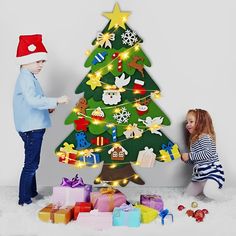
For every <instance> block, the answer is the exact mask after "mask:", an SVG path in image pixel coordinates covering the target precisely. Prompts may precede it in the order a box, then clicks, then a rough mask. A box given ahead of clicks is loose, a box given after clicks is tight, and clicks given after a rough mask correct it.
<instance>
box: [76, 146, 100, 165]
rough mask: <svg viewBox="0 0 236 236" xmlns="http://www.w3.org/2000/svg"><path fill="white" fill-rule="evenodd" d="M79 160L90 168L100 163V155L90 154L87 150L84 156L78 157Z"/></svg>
mask: <svg viewBox="0 0 236 236" xmlns="http://www.w3.org/2000/svg"><path fill="white" fill-rule="evenodd" d="M79 160H80V161H81V162H83V163H85V164H86V165H87V166H92V165H95V164H97V163H100V162H101V159H100V155H99V154H98V153H92V152H91V151H89V150H88V151H86V153H85V155H84V156H82V157H80V158H79Z"/></svg>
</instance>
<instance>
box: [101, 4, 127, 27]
mask: <svg viewBox="0 0 236 236" xmlns="http://www.w3.org/2000/svg"><path fill="white" fill-rule="evenodd" d="M130 14H131V13H130V12H129V11H120V7H119V5H118V3H116V4H115V6H114V8H113V12H104V13H103V16H105V17H107V18H108V19H110V20H111V22H110V24H109V28H108V30H109V29H111V28H112V27H115V28H117V27H118V26H120V27H122V28H123V29H126V28H125V23H126V21H127V20H128V17H129V15H130Z"/></svg>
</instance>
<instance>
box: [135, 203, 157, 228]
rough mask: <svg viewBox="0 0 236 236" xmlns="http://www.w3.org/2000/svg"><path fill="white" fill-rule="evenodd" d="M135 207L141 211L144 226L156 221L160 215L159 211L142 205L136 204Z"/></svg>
mask: <svg viewBox="0 0 236 236" xmlns="http://www.w3.org/2000/svg"><path fill="white" fill-rule="evenodd" d="M134 207H135V208H139V209H140V210H141V222H142V223H144V224H147V223H150V222H151V221H153V220H155V219H156V218H157V216H158V214H159V213H158V211H157V210H155V209H153V208H151V207H147V206H144V205H141V204H136V205H135V206H134Z"/></svg>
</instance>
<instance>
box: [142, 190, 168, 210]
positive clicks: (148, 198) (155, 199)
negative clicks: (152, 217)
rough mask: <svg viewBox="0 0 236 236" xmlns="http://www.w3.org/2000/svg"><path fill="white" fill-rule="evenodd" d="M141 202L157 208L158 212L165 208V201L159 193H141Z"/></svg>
mask: <svg viewBox="0 0 236 236" xmlns="http://www.w3.org/2000/svg"><path fill="white" fill-rule="evenodd" d="M140 204H142V205H145V206H148V207H151V208H154V209H156V210H157V211H158V212H160V211H162V210H163V208H164V202H163V200H162V198H161V196H159V195H157V194H142V195H140Z"/></svg>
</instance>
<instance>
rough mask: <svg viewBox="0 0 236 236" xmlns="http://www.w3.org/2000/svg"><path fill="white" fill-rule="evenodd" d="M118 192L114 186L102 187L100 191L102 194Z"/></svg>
mask: <svg viewBox="0 0 236 236" xmlns="http://www.w3.org/2000/svg"><path fill="white" fill-rule="evenodd" d="M115 192H116V189H114V188H101V189H100V193H101V194H114V193H115Z"/></svg>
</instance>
